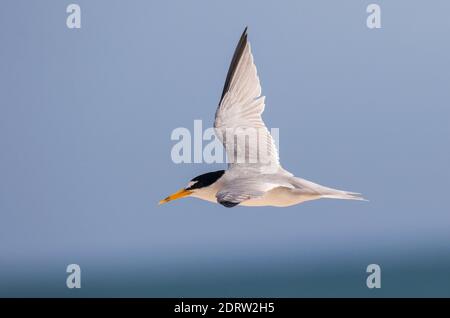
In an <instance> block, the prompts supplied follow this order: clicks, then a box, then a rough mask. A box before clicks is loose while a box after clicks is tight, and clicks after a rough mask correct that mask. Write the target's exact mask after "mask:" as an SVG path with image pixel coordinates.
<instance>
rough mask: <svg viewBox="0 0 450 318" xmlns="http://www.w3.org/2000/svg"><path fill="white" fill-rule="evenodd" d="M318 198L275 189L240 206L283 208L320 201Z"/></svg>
mask: <svg viewBox="0 0 450 318" xmlns="http://www.w3.org/2000/svg"><path fill="white" fill-rule="evenodd" d="M320 197H321V196H320V195H310V194H299V193H298V192H295V191H292V189H290V188H286V187H277V188H274V189H272V190H270V191H268V192H266V194H265V195H264V196H262V197H261V198H258V199H250V200H246V201H244V202H242V203H241V204H240V205H244V206H277V207H285V206H291V205H295V204H299V203H302V202H305V201H310V200H316V199H320Z"/></svg>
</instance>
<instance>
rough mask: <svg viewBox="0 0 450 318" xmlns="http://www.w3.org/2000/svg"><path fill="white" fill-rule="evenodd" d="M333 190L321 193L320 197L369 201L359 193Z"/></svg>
mask: <svg viewBox="0 0 450 318" xmlns="http://www.w3.org/2000/svg"><path fill="white" fill-rule="evenodd" d="M333 190H334V189H333ZM335 191H336V192H332V193H330V194H323V195H322V198H328V199H342V200H359V201H369V200H366V199H364V198H363V196H362V194H361V193H356V192H348V191H341V190H335Z"/></svg>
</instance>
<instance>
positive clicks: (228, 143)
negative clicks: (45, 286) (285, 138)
mask: <svg viewBox="0 0 450 318" xmlns="http://www.w3.org/2000/svg"><path fill="white" fill-rule="evenodd" d="M264 106H265V104H264V96H261V85H260V82H259V77H258V74H257V71H256V66H255V64H254V62H253V55H252V52H251V49H250V43H249V42H248V41H247V28H245V30H244V32H243V33H242V36H241V38H240V40H239V42H238V45H237V47H236V50H235V52H234V55H233V58H232V60H231V65H230V68H229V70H228V74H227V78H226V80H225V85H224V88H223V92H222V96H221V99H220V102H219V106H218V108H217V111H216V116H215V122H214V128H215V132H216V135H217V137H218V138H219V139H220V140H221V141H222V143H223V145H224V147H225V150H226V153H227V156H228V159H229V160H231V162H230V163H229V165H228V170H226V171H225V170H219V171H214V172H208V173H205V174H202V175H200V176H197V177H195V178H194V179H192V180H191V181H190V182H189V183H188V184H187V186H186V187H185V188H183V189H181V190H180V191H178V192H176V193H174V194H172V195H170V196H168V197H167V198H165V199H163V200H161V201H160V202H159V204H162V203H166V202H169V201H172V200H175V199H179V198H183V197H187V196H192V197H195V198H199V199H202V200H206V201H210V202H214V203H220V204H222V205H223V206H225V207H234V206H236V205H243V206H276V207H286V206H291V205H294V204H299V203H302V202H305V201H309V200H316V199H320V198H331V199H349V200H365V199H364V198H362V196H361V194H360V193H355V192H348V191H342V190H337V189H332V188H328V187H325V186H322V185H319V184H316V183H314V182H311V181H307V180H305V179H301V178H298V177H295V176H294V175H293V174H291V173H290V172H288V171H286V170H285V169H283V168H282V167H281V165H280V162H279V158H278V151H277V149H276V146H275V143H274V141H273V139H272V136H271V135H270V133H269V131H268V130H267V127H266V125H265V124H264V122H263V120H262V118H261V115H262V112H263V111H264ZM249 132H252V133H254V134H253V135H254V136H256V138H253V139H251V138H250V141H249V139H248V138H249V137H252V134H251V133H249ZM255 132H256V133H255ZM246 138H247V139H246ZM239 139H240V140H241V141H242V139H243V140H244V143H242V142H237V140H239Z"/></svg>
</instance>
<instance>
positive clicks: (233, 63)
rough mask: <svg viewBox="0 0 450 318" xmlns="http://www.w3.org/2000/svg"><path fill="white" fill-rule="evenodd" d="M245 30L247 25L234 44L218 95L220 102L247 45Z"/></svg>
mask: <svg viewBox="0 0 450 318" xmlns="http://www.w3.org/2000/svg"><path fill="white" fill-rule="evenodd" d="M247 30H248V26H246V27H245V29H244V32H242V35H241V38H240V39H239V42H238V44H237V46H236V49H235V51H234V54H233V58H232V59H231V63H230V67H229V68H228V73H227V78H226V80H225V85H224V86H223V90H222V96H221V97H220V102H219V104H220V103H221V102H222V99H223V97H224V96H225V93H226V92H227V91H228V88H229V87H230V83H231V80H232V78H233V76H234V72H235V71H236V68H237V65H238V63H239V60H240V59H241V57H242V53H243V52H244V49H245V46H246V45H247Z"/></svg>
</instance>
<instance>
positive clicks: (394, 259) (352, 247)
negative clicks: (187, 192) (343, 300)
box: [0, 0, 450, 296]
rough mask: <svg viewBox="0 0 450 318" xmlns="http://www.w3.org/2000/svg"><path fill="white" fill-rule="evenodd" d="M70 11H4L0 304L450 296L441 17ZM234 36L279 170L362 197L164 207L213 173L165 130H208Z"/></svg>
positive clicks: (346, 6) (419, 9)
mask: <svg viewBox="0 0 450 318" xmlns="http://www.w3.org/2000/svg"><path fill="white" fill-rule="evenodd" d="M69 3H70V2H64V1H47V0H46V1H39V2H37V1H34V2H31V1H3V2H2V5H1V6H2V8H1V11H0V40H1V49H0V87H1V93H0V149H1V152H0V176H1V177H0V295H2V296H9V295H31V296H45V295H57V296H74V295H75V296H76V295H85V296H102V295H103V296H105V295H106V296H121V295H125V296H199V295H200V296H240V295H246V296H268V295H269V296H283V295H284V296H310V295H319V296H328V295H332V296H346V295H352V296H379V295H387V296H391V295H395V296H404V295H413V296H414V295H447V296H449V295H450V283H449V282H450V270H449V268H450V267H449V264H450V259H449V258H448V251H449V242H450V231H449V229H450V209H449V203H448V194H447V192H448V189H449V188H450V181H449V180H450V173H449V162H450V150H449V149H450V147H449V141H450V140H449V139H450V123H449V121H450V109H449V99H450V89H449V83H450V75H449V74H450V72H449V71H450V60H449V58H448V57H449V56H450V44H449V42H448V36H449V31H450V20H449V19H448V12H449V10H450V3H449V2H447V1H434V2H433V4H432V5H431V4H429V3H427V2H426V1H406V0H403V1H377V2H376V3H379V4H380V5H381V9H382V29H379V30H369V29H368V28H367V27H366V17H367V13H366V6H367V5H368V4H369V3H371V2H369V1H339V2H337V1H281V2H280V1H270V2H269V1H256V0H254V1H227V2H226V3H225V2H223V3H219V2H215V3H213V2H212V1H181V0H180V1H164V2H162V1H158V2H157V1H127V2H124V1H77V2H76V3H78V4H79V5H80V6H81V10H82V28H81V29H80V30H69V29H67V27H66V22H65V19H66V16H67V14H66V13H65V9H66V6H67V5H68V4H69ZM246 25H248V26H249V39H250V42H251V43H252V49H253V53H254V58H255V62H256V64H257V67H258V71H259V74H260V78H261V83H262V87H263V94H264V95H266V96H267V98H266V111H265V113H264V119H265V121H266V123H267V125H268V126H269V127H277V128H279V129H280V156H281V162H282V163H283V165H284V167H285V168H286V169H288V170H290V171H292V172H293V173H295V174H297V175H299V176H302V177H304V178H307V179H310V180H312V181H315V182H318V183H322V184H324V185H328V186H332V187H337V188H342V189H347V190H351V191H357V192H362V193H363V194H364V195H365V196H366V197H367V198H368V199H369V200H370V202H350V201H337V200H336V201H333V200H320V201H315V202H308V203H306V204H303V205H299V206H294V207H290V208H286V209H277V208H270V207H266V208H233V209H225V208H223V207H222V206H219V205H213V204H210V203H207V202H202V201H198V200H196V199H186V200H180V201H177V202H174V203H173V204H167V205H164V206H157V202H158V201H159V200H160V199H161V198H163V197H165V196H166V195H167V194H169V193H172V192H173V191H175V190H178V189H179V188H180V187H181V186H184V185H185V184H186V183H187V181H188V180H190V179H191V178H192V177H195V176H196V175H198V174H201V173H204V172H207V171H211V170H218V169H221V168H224V167H225V166H224V165H206V164H185V165H182V164H181V165H176V164H174V163H173V162H172V161H171V159H170V150H171V147H172V146H173V144H174V142H173V141H171V140H170V134H171V132H172V130H173V129H174V128H176V127H187V128H192V127H193V121H194V119H202V120H203V123H204V125H212V122H213V116H214V112H215V109H216V105H217V102H218V100H219V97H220V93H221V89H222V86H223V82H224V80H225V75H226V71H227V68H228V64H229V62H230V59H231V55H232V53H233V50H234V47H235V45H236V42H237V40H238V38H239V36H240V34H241V32H242V30H243V28H244V26H246ZM70 263H78V264H80V266H81V268H82V271H83V287H82V289H81V290H79V291H69V290H67V289H66V288H65V278H66V273H65V267H66V265H67V264H70ZM370 263H378V264H380V265H381V267H382V269H383V273H385V276H383V287H382V289H381V290H379V291H368V290H367V288H366V287H365V275H366V274H365V266H367V265H368V264H370ZM411 277H412V279H411Z"/></svg>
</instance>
